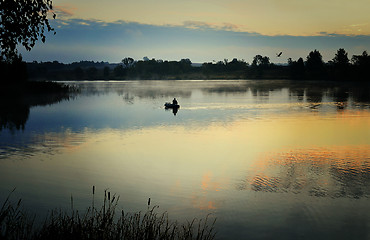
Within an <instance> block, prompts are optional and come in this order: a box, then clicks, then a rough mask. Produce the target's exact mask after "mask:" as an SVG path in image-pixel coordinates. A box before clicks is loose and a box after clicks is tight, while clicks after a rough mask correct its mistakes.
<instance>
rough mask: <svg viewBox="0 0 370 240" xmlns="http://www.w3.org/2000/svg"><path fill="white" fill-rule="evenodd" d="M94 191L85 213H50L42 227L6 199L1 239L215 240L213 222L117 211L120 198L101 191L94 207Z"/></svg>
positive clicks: (1, 215) (0, 222) (1, 214)
mask: <svg viewBox="0 0 370 240" xmlns="http://www.w3.org/2000/svg"><path fill="white" fill-rule="evenodd" d="M94 195H95V187H93V201H92V206H90V207H88V208H87V209H86V210H85V211H84V212H79V211H78V210H77V209H75V208H73V198H72V197H71V211H65V210H61V209H59V210H53V211H51V212H50V214H49V215H48V217H47V218H46V219H45V221H44V222H43V224H42V225H41V226H38V227H37V228H36V227H34V225H33V222H34V221H33V219H32V218H28V217H27V216H26V215H25V214H23V211H22V210H21V208H20V202H21V201H19V203H18V204H17V205H16V206H15V207H13V206H12V205H13V204H11V203H10V201H9V197H8V198H7V199H6V200H5V203H4V204H3V207H2V208H1V211H0V233H1V235H0V239H57V240H58V239H82V240H83V239H103V240H104V239H133V240H136V239H138V240H139V239H140V240H149V239H150V240H152V239H164V240H165V239H189V240H190V239H199V240H201V239H205V240H208V239H214V238H215V235H216V233H215V229H214V225H215V222H216V219H214V220H213V221H210V217H209V215H207V216H206V218H205V219H199V220H198V219H196V218H194V219H193V220H192V221H187V222H185V223H179V222H177V221H171V220H170V219H169V215H168V213H167V212H164V213H158V211H157V210H158V206H154V207H152V208H149V203H150V201H149V202H148V211H146V212H145V213H142V212H136V213H125V212H124V211H123V210H121V211H118V210H117V206H118V201H119V196H117V195H116V194H111V193H110V192H108V191H107V190H105V191H104V198H103V203H102V206H101V207H99V208H96V207H95V205H94V204H95V203H94V200H95V196H94Z"/></svg>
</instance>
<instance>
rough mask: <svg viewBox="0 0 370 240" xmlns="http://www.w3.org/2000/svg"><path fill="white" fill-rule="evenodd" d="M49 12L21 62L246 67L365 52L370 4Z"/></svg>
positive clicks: (219, 2) (132, 6)
mask: <svg viewBox="0 0 370 240" xmlns="http://www.w3.org/2000/svg"><path fill="white" fill-rule="evenodd" d="M53 9H54V11H55V13H56V14H57V18H56V20H50V21H51V25H52V27H54V28H55V30H56V35H53V34H48V36H47V39H46V43H41V41H40V42H39V43H38V44H37V45H36V46H35V47H34V49H32V50H31V52H27V51H25V50H24V49H22V48H20V51H21V53H22V55H23V58H24V60H26V61H54V60H56V61H59V62H64V63H70V62H74V61H81V60H92V61H108V62H112V63H114V62H120V61H121V60H122V59H123V58H125V57H132V58H134V59H136V60H140V59H143V57H148V58H150V59H152V58H155V59H162V60H175V61H178V60H180V59H182V58H189V59H190V60H192V62H198V63H203V62H212V61H219V60H224V59H229V60H232V59H233V58H238V59H240V60H241V59H244V60H245V61H246V62H249V63H250V62H252V59H253V57H254V56H255V55H257V54H260V55H263V56H268V57H270V60H271V62H275V63H279V62H281V63H286V62H287V59H288V58H292V59H293V60H297V59H298V58H299V57H302V58H304V59H305V58H306V57H307V55H308V53H309V52H310V51H312V50H314V49H317V50H319V51H320V53H321V54H322V55H323V59H324V61H328V60H331V59H332V58H333V57H334V55H335V53H336V51H337V50H338V49H339V48H344V49H345V50H346V51H347V52H348V55H349V57H351V56H352V55H359V54H362V52H363V51H365V50H366V51H368V52H369V51H370V14H368V10H369V9H370V1H369V0H352V1H348V0H325V1H322V0H309V1H301V0H259V1H255V0H197V1H195V0H187V1H180V0H156V1H154V0H105V1H101V0H54V1H53ZM279 52H283V54H282V55H281V57H280V58H278V57H277V56H276V53H279Z"/></svg>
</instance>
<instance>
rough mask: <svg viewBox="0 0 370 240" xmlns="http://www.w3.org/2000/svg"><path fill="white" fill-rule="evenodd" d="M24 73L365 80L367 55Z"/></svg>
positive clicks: (54, 67) (83, 65)
mask: <svg viewBox="0 0 370 240" xmlns="http://www.w3.org/2000/svg"><path fill="white" fill-rule="evenodd" d="M27 69H28V74H29V77H30V78H31V79H34V80H126V79H127V80H136V79H143V80H153V79H161V80H166V79H169V80H176V79H292V80H332V81H368V79H370V78H369V74H370V56H369V55H368V53H367V52H366V51H364V52H363V53H362V55H353V56H352V58H351V59H349V58H348V53H347V52H346V51H345V50H344V49H342V48H341V49H339V50H338V51H337V53H336V54H335V56H334V58H333V59H332V60H330V61H329V62H326V63H325V62H324V61H323V60H322V56H321V54H320V52H319V51H317V50H314V51H311V52H310V53H309V54H308V56H307V57H306V60H303V58H299V59H297V60H293V59H291V58H289V59H288V60H287V63H286V64H280V65H276V64H273V63H271V62H270V58H269V57H267V56H261V55H256V56H255V57H254V58H253V61H252V63H251V64H249V63H247V62H245V61H244V60H238V59H236V58H234V59H233V60H231V61H229V60H227V59H225V60H224V61H218V62H206V63H203V64H193V63H192V62H191V60H190V59H181V60H180V61H163V60H156V59H151V60H150V59H148V58H147V57H145V58H144V59H143V60H138V61H137V60H134V59H133V58H130V57H127V58H124V59H123V60H122V62H120V63H116V64H111V63H108V62H93V61H81V62H75V63H71V64H63V63H59V62H57V61H54V62H40V63H38V62H32V63H27Z"/></svg>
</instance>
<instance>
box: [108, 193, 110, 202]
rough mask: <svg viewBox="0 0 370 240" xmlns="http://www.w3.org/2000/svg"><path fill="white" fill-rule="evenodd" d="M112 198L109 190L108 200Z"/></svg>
mask: <svg viewBox="0 0 370 240" xmlns="http://www.w3.org/2000/svg"><path fill="white" fill-rule="evenodd" d="M109 200H110V192H108V201H109Z"/></svg>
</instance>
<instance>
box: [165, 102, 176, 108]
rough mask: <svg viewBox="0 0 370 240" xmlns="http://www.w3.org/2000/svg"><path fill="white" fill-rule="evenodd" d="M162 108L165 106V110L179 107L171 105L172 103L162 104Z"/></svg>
mask: <svg viewBox="0 0 370 240" xmlns="http://www.w3.org/2000/svg"><path fill="white" fill-rule="evenodd" d="M164 106H165V107H166V108H180V105H178V104H173V103H169V102H166V103H165V104H164Z"/></svg>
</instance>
